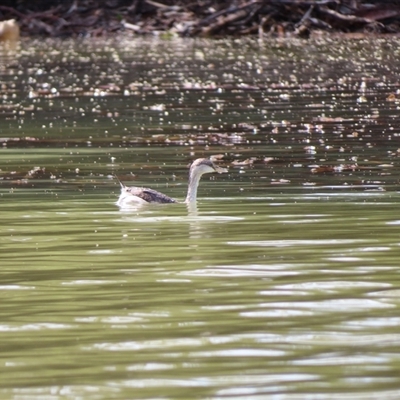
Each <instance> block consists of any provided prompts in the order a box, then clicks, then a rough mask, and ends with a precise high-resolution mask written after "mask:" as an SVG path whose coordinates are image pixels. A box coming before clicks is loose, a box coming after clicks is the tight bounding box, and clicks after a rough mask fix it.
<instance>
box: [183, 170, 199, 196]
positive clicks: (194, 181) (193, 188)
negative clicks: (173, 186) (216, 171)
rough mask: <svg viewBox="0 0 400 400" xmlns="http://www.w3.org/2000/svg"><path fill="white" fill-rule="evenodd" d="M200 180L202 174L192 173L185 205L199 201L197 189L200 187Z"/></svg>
mask: <svg viewBox="0 0 400 400" xmlns="http://www.w3.org/2000/svg"><path fill="white" fill-rule="evenodd" d="M200 178H201V174H196V173H193V172H192V171H191V172H190V175H189V186H188V191H187V196H186V200H185V203H194V202H195V201H196V200H197V187H198V186H199V182H200Z"/></svg>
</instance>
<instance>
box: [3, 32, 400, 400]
mask: <svg viewBox="0 0 400 400" xmlns="http://www.w3.org/2000/svg"><path fill="white" fill-rule="evenodd" d="M398 53H399V50H398V46H397V41H396V40H383V39H382V40H381V39H379V40H374V41H371V42H368V41H365V40H364V41H352V42H350V41H349V42H348V41H338V40H337V41H327V40H320V41H314V42H311V41H310V42H296V41H277V42H272V43H259V42H256V41H217V42H215V41H213V42H211V41H210V42H209V41H204V40H170V41H167V40H159V39H157V40H147V39H146V40H144V39H140V40H139V39H138V40H137V41H131V40H130V41H125V40H120V41H118V42H115V41H97V40H93V41H83V42H47V41H45V42H35V41H28V40H27V41H25V42H23V43H22V44H21V49H20V51H19V52H18V53H17V54H14V55H13V54H11V55H10V54H8V55H4V57H3V58H2V60H1V62H2V64H1V69H0V72H1V81H2V88H3V105H2V107H1V109H0V111H1V114H2V117H3V118H1V119H0V141H1V143H2V149H1V150H0V160H1V166H0V167H1V171H0V177H1V181H0V196H1V202H2V211H1V215H2V221H3V223H2V226H1V228H0V229H1V236H0V243H1V249H2V251H1V281H0V296H1V297H2V298H1V304H2V318H1V321H0V338H1V343H2V354H3V356H2V360H3V363H2V365H1V366H0V369H1V374H0V387H1V389H0V392H1V394H2V396H3V397H4V398H12V399H20V398H29V399H35V398H37V399H43V398H46V399H62V398H71V399H72V398H85V399H86V398H87V399H103V398H107V399H111V398H115V399H119V398H149V399H150V398H151V399H154V398H170V399H178V398H181V399H188V398H212V399H220V398H221V399H222V398H225V399H226V398H228V399H229V398H246V399H247V398H269V397H271V398H272V397H273V398H279V399H336V398H337V399H339V398H340V399H343V398H344V399H347V398H348V399H371V398H377V397H384V398H387V399H397V398H398V397H399V395H400V393H399V391H400V381H399V375H400V357H399V345H400V334H399V324H400V318H399V307H400V302H399V294H400V291H399V276H398V275H399V274H398V259H399V256H400V251H399V250H400V240H399V224H400V218H398V216H397V212H396V210H397V204H398V202H399V193H398V192H397V184H398V181H399V169H398V148H399V147H400V146H399V142H398V135H399V132H398V128H397V120H398V115H399V111H398V108H399V103H398V100H397V97H398V96H399V94H398V74H399V67H398V61H397V60H398V56H399V54H398ZM204 156H214V157H216V158H217V159H219V160H220V164H221V165H223V166H227V167H229V173H228V174H222V175H212V176H211V175H207V176H205V177H204V178H203V180H202V182H201V186H200V188H199V202H198V204H197V206H196V207H190V208H187V207H186V205H184V204H171V205H153V206H144V207H140V208H133V209H130V210H120V209H118V207H116V205H115V202H116V200H117V198H118V194H119V185H118V183H117V182H116V180H115V179H114V177H113V175H114V174H117V175H118V176H119V177H120V178H121V179H122V180H123V181H124V182H126V183H129V184H135V185H144V186H150V187H152V188H155V189H157V190H161V191H163V192H164V193H166V194H168V195H170V196H172V197H175V198H179V199H182V200H183V199H184V197H185V192H186V178H187V173H188V168H187V167H188V165H189V164H190V161H192V160H193V159H195V158H197V157H204Z"/></svg>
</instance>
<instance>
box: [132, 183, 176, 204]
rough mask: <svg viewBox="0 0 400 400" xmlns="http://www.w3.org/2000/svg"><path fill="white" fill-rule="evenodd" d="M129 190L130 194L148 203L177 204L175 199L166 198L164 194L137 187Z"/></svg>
mask: <svg viewBox="0 0 400 400" xmlns="http://www.w3.org/2000/svg"><path fill="white" fill-rule="evenodd" d="M129 189H132V190H130V193H132V194H133V195H134V196H137V197H140V198H141V199H143V200H144V201H147V202H148V203H177V201H176V200H175V199H172V198H171V197H169V196H166V195H165V194H164V193H161V192H157V190H153V189H149V188H137V187H132V188H129Z"/></svg>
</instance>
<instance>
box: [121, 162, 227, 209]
mask: <svg viewBox="0 0 400 400" xmlns="http://www.w3.org/2000/svg"><path fill="white" fill-rule="evenodd" d="M211 172H218V173H219V174H221V173H223V172H228V170H227V169H226V168H221V167H218V166H217V165H215V164H214V163H213V162H212V161H211V160H209V159H208V158H198V159H197V160H195V161H193V163H192V165H191V166H190V171H189V186H188V191H187V195H186V200H185V203H194V202H196V198H197V187H198V186H199V182H200V178H201V176H202V175H203V174H208V173H211ZM117 179H118V178H117ZM118 181H119V179H118ZM119 183H120V185H121V194H120V196H119V199H118V201H117V205H118V206H119V207H124V206H128V205H130V204H146V203H179V202H178V201H177V200H175V199H173V198H171V197H169V196H167V195H165V194H163V193H160V192H157V190H153V189H149V188H142V187H137V186H131V187H128V186H125V185H124V184H123V183H122V182H121V181H119Z"/></svg>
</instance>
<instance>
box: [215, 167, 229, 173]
mask: <svg viewBox="0 0 400 400" xmlns="http://www.w3.org/2000/svg"><path fill="white" fill-rule="evenodd" d="M214 168H215V172H218V173H219V174H222V173H224V172H228V170H227V169H226V168H222V167H218V165H214Z"/></svg>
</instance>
